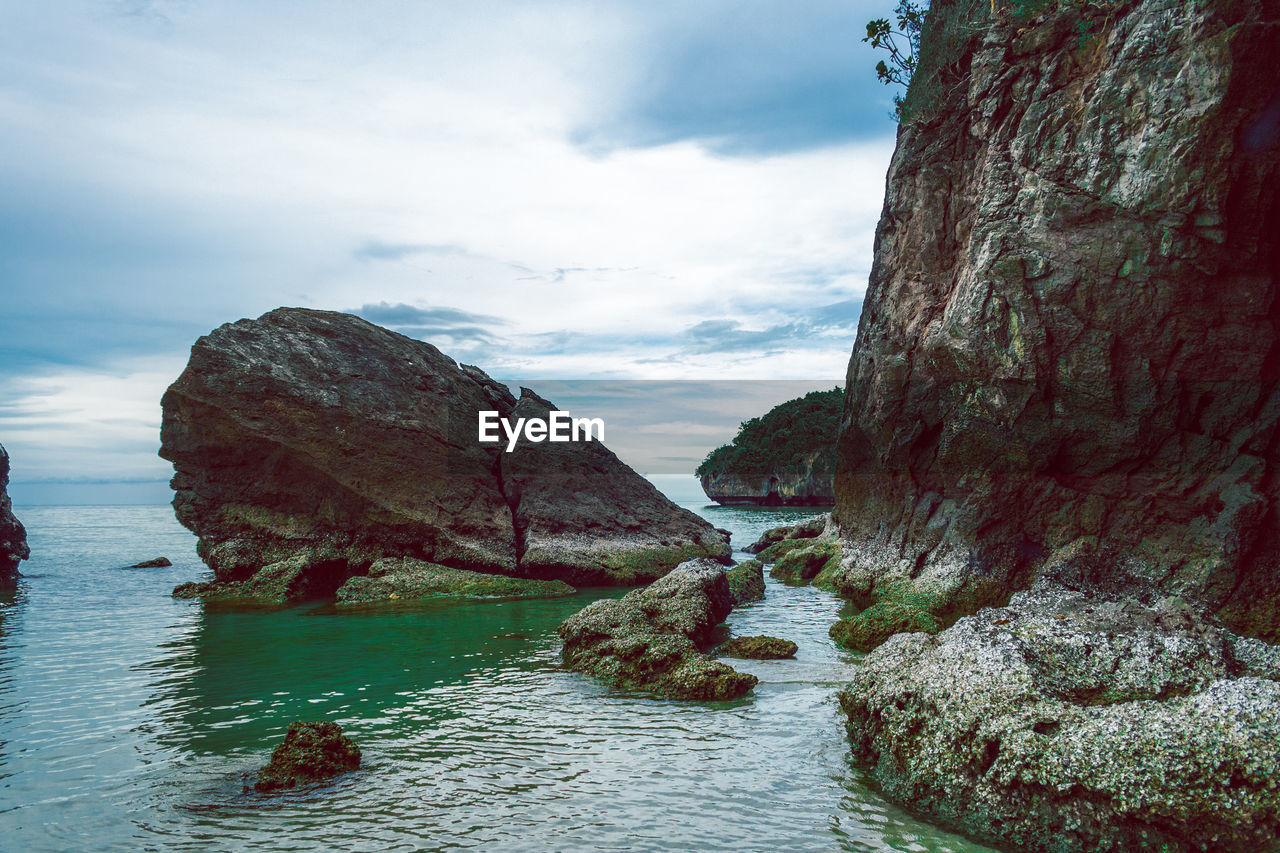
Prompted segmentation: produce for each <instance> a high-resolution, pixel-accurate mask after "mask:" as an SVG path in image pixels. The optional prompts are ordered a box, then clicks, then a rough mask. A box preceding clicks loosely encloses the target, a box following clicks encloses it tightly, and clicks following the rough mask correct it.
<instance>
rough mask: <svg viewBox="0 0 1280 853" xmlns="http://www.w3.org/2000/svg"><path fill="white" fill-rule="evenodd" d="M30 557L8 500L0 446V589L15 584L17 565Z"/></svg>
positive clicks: (5, 464) (6, 460)
mask: <svg viewBox="0 0 1280 853" xmlns="http://www.w3.org/2000/svg"><path fill="white" fill-rule="evenodd" d="M30 556H31V551H30V550H29V549H28V548H27V531H26V529H25V528H23V526H22V522H20V521H18V519H17V518H16V517H15V516H14V514H13V504H12V503H11V502H10V500H9V454H8V453H7V452H5V449H4V447H3V445H0V588H3V587H6V586H13V584H14V583H16V582H17V580H18V563H20V562H22V561H23V560H25V559H27V558H28V557H30Z"/></svg>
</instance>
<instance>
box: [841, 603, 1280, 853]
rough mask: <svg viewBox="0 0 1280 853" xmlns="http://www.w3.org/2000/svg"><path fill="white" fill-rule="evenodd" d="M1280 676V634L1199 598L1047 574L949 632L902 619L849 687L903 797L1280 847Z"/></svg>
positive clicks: (1101, 839)
mask: <svg viewBox="0 0 1280 853" xmlns="http://www.w3.org/2000/svg"><path fill="white" fill-rule="evenodd" d="M1278 679H1280V649H1276V648H1274V647H1271V646H1268V645H1267V644H1265V643H1263V642H1260V641H1258V640H1256V639H1245V638H1241V637H1239V636H1238V635H1235V634H1232V633H1229V632H1227V631H1225V630H1223V629H1222V628H1221V627H1219V626H1217V625H1216V624H1214V622H1213V621H1212V620H1210V619H1206V618H1205V616H1204V615H1203V614H1202V613H1199V612H1198V611H1197V610H1195V609H1194V608H1192V607H1189V606H1188V604H1187V603H1186V602H1185V601H1183V600H1182V599H1178V598H1167V597H1166V598H1150V599H1146V600H1145V601H1140V600H1135V599H1134V598H1132V597H1116V596H1108V595H1102V594H1099V593H1098V592H1097V591H1091V592H1090V593H1089V594H1084V593H1081V592H1078V591H1075V590H1070V589H1067V588H1065V587H1062V586H1059V585H1054V584H1038V585H1037V587H1036V588H1034V589H1033V590H1031V591H1028V592H1021V593H1018V594H1017V595H1015V596H1014V597H1013V599H1012V601H1010V602H1009V605H1008V606H1007V607H1002V608H993V609H984V610H982V611H981V612H979V613H978V614H977V615H975V616H969V617H965V618H963V619H961V620H960V621H958V622H957V623H956V624H955V625H954V626H952V627H951V628H949V629H948V630H946V631H944V632H942V633H941V634H939V635H937V636H929V635H927V634H921V633H912V634H898V635H897V636H895V637H893V638H892V639H890V640H888V641H887V642H885V643H884V644H883V645H881V646H880V647H879V648H878V649H876V650H875V651H874V652H872V653H871V654H870V655H868V656H867V657H866V658H864V659H863V661H862V663H861V665H860V667H859V669H858V671H857V675H856V676H855V678H854V681H853V683H852V684H851V685H850V686H849V687H848V688H847V689H846V690H845V691H843V692H842V694H841V696H840V702H841V707H842V708H843V710H844V712H845V714H846V715H847V716H848V726H849V737H850V741H851V743H852V745H853V752H854V757H855V758H856V759H858V760H859V761H860V762H862V763H863V764H864V765H865V766H867V767H869V768H870V769H871V771H872V773H873V775H874V776H875V779H876V781H877V782H878V783H879V784H880V786H881V787H882V789H883V790H884V792H885V793H886V795H888V796H889V797H890V798H891V799H894V800H897V801H898V802H902V803H909V804H911V806H912V807H913V808H916V809H918V810H920V811H921V812H923V813H925V814H929V815H932V816H933V817H934V818H935V819H936V820H938V821H940V822H941V823H944V824H945V825H947V826H950V827H953V828H956V829H959V830H962V831H964V832H967V833H969V834H971V835H973V836H976V837H977V838H980V839H982V840H985V841H988V842H991V843H994V844H999V845H1002V846H1007V847H1010V848H1012V849H1018V850H1027V851H1067V850H1089V851H1096V850H1106V851H1112V850H1114V851H1128V850H1188V851H1189V850H1213V851H1266V850H1270V849H1273V848H1274V846H1275V844H1276V838H1277V835H1278V834H1280V786H1277V784H1276V779H1277V778H1280V752H1278V751H1277V749H1276V733H1277V732H1280V682H1278V681H1277V680H1278ZM1163 845H1167V846H1163Z"/></svg>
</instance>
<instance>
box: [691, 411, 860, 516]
mask: <svg viewBox="0 0 1280 853" xmlns="http://www.w3.org/2000/svg"><path fill="white" fill-rule="evenodd" d="M843 411H844V389H842V388H833V389H831V390H830V391H812V392H810V393H808V394H805V395H804V396H803V397H797V398H796V399H794V400H788V401H787V402H785V403H782V404H780V405H778V406H775V407H774V408H772V409H770V410H769V412H768V413H766V414H765V415H763V416H762V417H758V418H751V419H750V420H748V421H744V422H743V424H742V426H741V428H740V429H739V430H738V434H737V436H735V437H734V439H733V441H731V442H730V443H728V444H725V445H723V446H721V447H717V448H716V449H715V450H713V451H711V452H710V453H709V454H707V458H706V459H704V460H703V461H702V464H701V465H699V466H698V469H697V471H695V472H694V473H695V474H696V475H697V477H698V479H699V480H700V481H701V483H702V490H703V491H704V492H706V493H707V497H709V498H711V499H712V500H713V501H715V502H717V503H719V504H723V505H725V506H733V505H741V504H754V505H759V506H827V505H830V504H833V503H834V502H835V493H834V491H833V490H832V477H833V474H834V473H835V464H836V448H835V445H836V433H837V432H838V431H839V428H840V417H841V414H842V413H843Z"/></svg>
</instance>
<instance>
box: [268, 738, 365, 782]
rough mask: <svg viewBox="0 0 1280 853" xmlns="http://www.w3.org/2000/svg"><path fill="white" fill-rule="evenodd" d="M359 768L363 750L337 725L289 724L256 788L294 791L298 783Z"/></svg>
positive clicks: (313, 780) (317, 779)
mask: <svg viewBox="0 0 1280 853" xmlns="http://www.w3.org/2000/svg"><path fill="white" fill-rule="evenodd" d="M359 766H360V748H359V747H358V746H356V745H355V744H354V743H352V742H351V739H350V738H348V737H347V736H346V735H344V734H343V733H342V728H341V727H340V726H339V725H338V724H337V723H308V722H303V721H301V720H298V721H295V722H293V723H290V724H289V731H288V732H287V733H286V734H285V736H284V743H282V744H280V745H279V746H277V747H276V748H275V751H274V752H272V753H271V762H270V763H269V764H267V766H266V767H264V768H262V770H260V771H259V772H258V781H256V782H255V783H254V784H253V787H254V789H255V790H257V791H259V792H262V793H266V792H268V791H274V790H277V789H279V788H292V787H293V786H295V785H297V784H298V783H299V782H316V781H319V780H321V779H327V778H329V777H331V776H337V775H338V774H339V773H346V772H347V771H348V770H355V769H356V768H358V767H359Z"/></svg>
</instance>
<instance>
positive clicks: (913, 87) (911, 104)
mask: <svg viewBox="0 0 1280 853" xmlns="http://www.w3.org/2000/svg"><path fill="white" fill-rule="evenodd" d="M1119 5H1120V0H955V2H953V3H949V4H945V5H943V6H940V7H939V8H937V9H931V8H930V0H898V5H897V6H896V7H895V8H894V11H893V17H892V18H887V17H886V18H876V19H874V20H871V21H868V22H867V35H866V37H865V38H863V41H864V42H868V43H870V44H871V46H872V47H874V48H877V49H879V50H884V51H887V52H888V54H889V57H888V59H887V60H881V61H880V62H878V63H876V77H877V78H878V79H879V80H880V82H882V83H884V84H885V85H886V86H889V85H899V86H904V87H906V92H905V93H903V94H898V95H895V96H894V98H893V103H894V117H895V118H896V119H898V120H899V121H910V122H912V123H919V122H928V121H929V120H930V119H931V118H932V117H933V116H934V114H935V112H936V110H937V109H938V107H939V106H940V105H941V104H945V103H948V102H949V101H950V100H951V99H952V98H955V97H962V96H963V94H964V89H965V85H966V77H965V75H964V73H963V68H961V67H960V66H958V65H957V64H956V59H957V57H960V56H961V55H962V54H964V53H966V52H969V51H972V50H973V49H974V47H975V46H976V43H977V42H978V40H979V39H980V38H981V37H982V35H983V33H984V32H986V31H987V30H988V29H989V27H990V23H991V21H992V20H993V19H994V20H997V21H1006V22H1008V21H1012V22H1013V24H1014V25H1015V28H1016V29H1018V30H1021V29H1022V28H1025V27H1026V26H1027V24H1028V23H1032V22H1033V21H1034V19H1038V18H1043V17H1045V16H1048V15H1057V14H1059V13H1067V14H1070V15H1072V16H1073V17H1074V18H1075V21H1074V24H1073V26H1074V30H1075V34H1076V47H1077V49H1079V50H1081V51H1083V50H1086V49H1087V48H1089V47H1090V46H1091V45H1094V44H1097V43H1099V36H1100V35H1101V33H1102V31H1103V29H1105V27H1106V25H1107V22H1108V21H1109V19H1110V15H1111V14H1112V13H1113V12H1114V10H1115V9H1116V8H1117V7H1118V6H1119ZM926 21H928V22H930V24H929V27H928V33H926V32H925V23H926ZM922 43H924V44H925V46H926V48H927V49H926V50H925V51H924V53H923V54H922V53H921V45H922ZM912 81H915V82H914V83H913V82H912Z"/></svg>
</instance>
